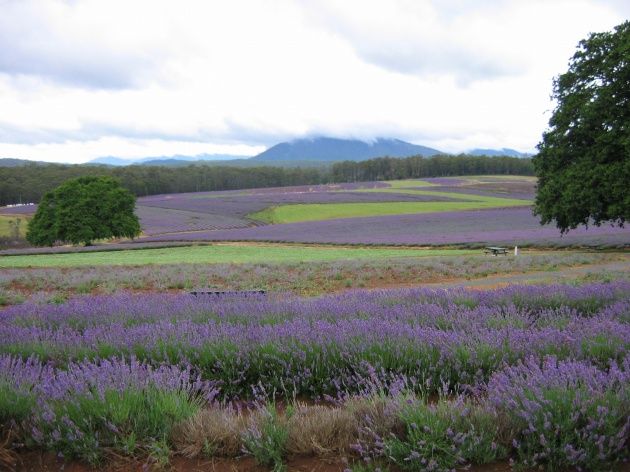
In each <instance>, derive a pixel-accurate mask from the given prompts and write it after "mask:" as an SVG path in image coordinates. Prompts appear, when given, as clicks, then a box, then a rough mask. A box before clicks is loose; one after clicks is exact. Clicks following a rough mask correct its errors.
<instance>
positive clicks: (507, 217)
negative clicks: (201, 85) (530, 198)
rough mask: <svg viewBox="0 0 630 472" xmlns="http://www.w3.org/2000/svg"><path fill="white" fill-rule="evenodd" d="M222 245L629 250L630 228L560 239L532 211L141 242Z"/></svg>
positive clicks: (294, 226)
mask: <svg viewBox="0 0 630 472" xmlns="http://www.w3.org/2000/svg"><path fill="white" fill-rule="evenodd" d="M222 240H225V241H273V242H302V243H329V244H381V245H420V246H424V245H437V246H441V245H456V244H467V245H471V244H473V245H477V246H481V245H489V244H502V245H511V246H514V245H518V246H546V247H563V246H591V247H595V246H608V247H626V246H628V245H629V244H630V231H629V230H628V228H619V227H613V226H601V227H589V228H588V229H586V228H578V229H575V230H572V231H571V232H569V233H568V234H566V235H561V234H560V232H559V230H558V229H556V228H555V227H553V226H549V225H548V226H544V227H542V226H540V224H539V222H538V220H537V218H536V217H534V216H533V215H532V213H531V209H530V208H502V209H488V210H468V211H460V212H456V211H451V212H441V213H427V214H417V215H392V216H379V217H367V218H345V219H337V220H328V221H312V222H301V223H287V224H281V225H267V226H258V227H255V228H243V229H236V230H221V231H199V232H194V233H179V234H177V233H173V234H169V235H162V236H160V235H157V236H150V237H147V238H142V241H147V242H148V241H154V242H155V241H162V242H164V241H222Z"/></svg>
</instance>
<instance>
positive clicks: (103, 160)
mask: <svg viewBox="0 0 630 472" xmlns="http://www.w3.org/2000/svg"><path fill="white" fill-rule="evenodd" d="M132 163H133V161H132V160H130V159H121V158H120V157H113V156H105V157H97V158H96V159H92V160H91V161H88V162H86V163H85V164H86V165H96V166H98V165H103V166H128V165H130V164H132Z"/></svg>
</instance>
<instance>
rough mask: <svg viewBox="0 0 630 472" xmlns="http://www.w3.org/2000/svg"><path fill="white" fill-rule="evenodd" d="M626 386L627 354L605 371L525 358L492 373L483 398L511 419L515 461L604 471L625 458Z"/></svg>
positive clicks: (629, 375) (629, 410) (629, 417)
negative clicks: (622, 360)
mask: <svg viewBox="0 0 630 472" xmlns="http://www.w3.org/2000/svg"><path fill="white" fill-rule="evenodd" d="M629 385H630V357H626V359H625V360H624V362H623V364H622V366H621V368H619V367H617V366H616V365H613V366H612V367H611V368H610V369H609V370H608V371H602V370H600V369H598V368H596V367H595V366H593V365H592V364H589V363H588V362H585V361H571V360H568V361H558V360H557V359H555V358H553V357H548V358H546V359H544V360H543V361H542V363H541V362H540V361H538V360H537V359H534V358H530V359H529V360H527V361H525V362H522V363H519V364H518V365H516V366H513V367H507V368H505V370H503V371H500V372H497V373H495V374H494V375H493V376H492V378H491V379H490V382H489V384H488V398H489V401H490V402H491V403H492V404H493V405H494V406H495V407H496V408H497V409H498V410H499V411H500V412H502V414H505V415H507V416H508V417H509V418H511V421H512V422H513V423H514V426H515V430H516V438H515V439H514V442H513V446H514V451H515V454H516V463H517V464H518V465H520V466H524V467H538V466H542V467H545V470H550V471H554V470H564V469H566V468H570V467H576V468H578V469H581V470H590V471H597V470H610V469H611V467H613V466H614V464H616V463H618V462H620V461H623V460H626V459H627V458H628V456H629V454H628V441H629V439H630V387H629Z"/></svg>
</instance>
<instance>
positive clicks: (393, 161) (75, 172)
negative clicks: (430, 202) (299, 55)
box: [0, 155, 534, 205]
mask: <svg viewBox="0 0 630 472" xmlns="http://www.w3.org/2000/svg"><path fill="white" fill-rule="evenodd" d="M476 174H512V175H533V174H534V168H533V166H532V162H531V159H523V158H514V157H486V156H467V155H460V156H437V157H430V158H426V157H421V156H414V157H407V158H391V157H379V158H376V159H370V160H366V161H360V162H354V161H344V162H337V163H335V164H332V165H330V166H327V167H319V168H299V167H297V168H295V167H294V168H291V167H271V166H260V167H246V168H244V167H234V166H229V165H223V166H217V165H212V166H210V165H199V164H196V165H188V166H185V167H166V166H127V167H106V166H86V165H60V164H47V165H42V164H29V165H25V166H20V167H0V205H8V204H13V203H27V202H34V203H37V202H39V200H40V199H41V197H42V196H43V195H44V193H46V192H47V191H49V190H52V189H53V188H55V187H57V186H58V185H60V184H61V183H62V182H64V181H66V180H68V179H72V178H75V177H81V176H85V175H97V176H98V175H109V176H112V177H115V178H117V179H118V180H120V182H121V183H122V185H123V186H124V187H126V188H127V189H129V190H130V191H131V192H133V193H134V194H135V195H137V196H139V197H141V196H146V195H157V194H162V193H182V192H201V191H211V190H236V189H247V188H258V187H283V186H289V185H315V184H326V183H342V182H361V181H372V180H391V179H406V178H420V177H444V176H453V175H476Z"/></svg>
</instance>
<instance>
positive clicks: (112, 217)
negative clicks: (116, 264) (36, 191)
mask: <svg viewBox="0 0 630 472" xmlns="http://www.w3.org/2000/svg"><path fill="white" fill-rule="evenodd" d="M135 201H136V199H135V197H134V196H133V195H132V194H131V193H130V192H129V191H128V190H126V189H124V188H123V187H121V186H120V184H119V183H118V181H116V180H115V179H113V178H111V177H79V178H78V179H72V180H68V181H67V182H65V183H63V184H61V185H60V186H59V187H57V188H56V189H54V190H51V191H50V192H48V193H46V194H45V195H44V197H43V198H42V201H41V202H40V203H39V206H38V208H37V213H35V216H34V217H33V219H32V220H31V221H30V222H29V225H28V233H27V235H26V239H27V240H28V241H29V242H30V243H31V244H33V245H35V246H52V245H53V244H54V243H55V242H69V243H72V244H79V243H85V244H86V245H89V244H91V243H92V241H94V240H96V239H107V238H113V237H129V238H133V237H135V236H138V235H139V234H140V223H139V221H138V217H137V216H136V215H135V214H134V207H135Z"/></svg>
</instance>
